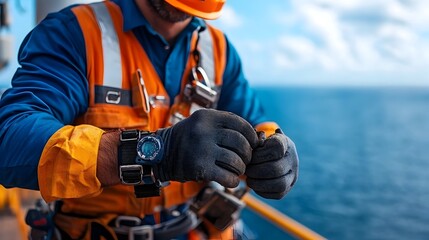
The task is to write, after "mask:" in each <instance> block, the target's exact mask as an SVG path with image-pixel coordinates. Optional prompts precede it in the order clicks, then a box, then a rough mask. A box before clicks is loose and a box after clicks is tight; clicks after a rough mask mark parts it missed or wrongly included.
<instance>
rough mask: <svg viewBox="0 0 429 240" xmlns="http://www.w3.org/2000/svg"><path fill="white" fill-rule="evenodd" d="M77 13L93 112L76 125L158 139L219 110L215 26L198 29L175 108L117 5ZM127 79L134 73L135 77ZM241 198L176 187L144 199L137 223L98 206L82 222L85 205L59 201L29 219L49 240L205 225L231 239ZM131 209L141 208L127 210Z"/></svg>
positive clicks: (154, 234) (219, 39)
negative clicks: (141, 132) (193, 117)
mask: <svg viewBox="0 0 429 240" xmlns="http://www.w3.org/2000/svg"><path fill="white" fill-rule="evenodd" d="M72 11H73V12H74V13H75V15H76V16H77V19H78V21H79V23H80V26H81V28H82V31H83V32H84V37H85V44H86V46H87V59H88V64H87V72H88V79H89V90H90V98H89V99H90V102H89V108H88V111H87V112H86V113H85V114H84V116H82V117H80V118H79V119H77V120H76V124H83V123H85V124H92V125H95V126H98V127H101V128H122V127H126V128H142V129H145V130H149V131H154V130H156V129H158V128H160V127H166V126H169V125H173V124H175V123H177V122H178V121H180V120H182V119H184V118H186V117H187V116H189V115H190V114H192V112H194V111H196V110H197V109H199V108H216V106H217V101H218V99H219V95H220V90H221V85H222V74H223V70H224V67H225V61H226V60H225V54H224V52H223V51H225V39H224V36H223V34H221V33H220V32H218V31H217V30H214V29H213V28H211V27H210V26H208V27H207V28H201V27H199V28H198V29H197V30H196V31H195V32H194V38H193V41H192V45H193V47H191V56H190V58H189V60H188V63H187V68H186V71H185V73H184V76H183V81H182V88H181V93H180V94H179V95H178V96H177V97H176V98H175V99H174V104H173V105H172V106H171V107H170V99H169V97H168V94H167V93H166V91H165V89H164V88H163V86H162V83H161V81H160V80H159V77H158V76H157V74H156V71H155V70H154V68H153V66H152V65H151V64H150V60H149V58H148V57H147V55H146V54H145V52H144V50H143V49H139V48H138V47H137V46H139V47H140V48H141V46H140V43H139V42H138V40H137V39H136V38H135V36H134V35H133V34H132V33H123V32H121V31H122V30H121V27H122V26H121V23H122V22H121V21H118V19H122V16H120V11H119V9H118V7H117V6H116V5H115V4H113V3H111V2H108V1H106V2H99V3H93V4H89V5H81V6H78V7H75V8H73V9H72ZM94 21H95V22H94ZM94 25H97V26H98V28H99V35H98V36H96V37H88V36H87V35H85V34H88V33H90V32H91V31H92V32H93V31H94V30H93V26H94ZM94 34H95V35H97V34H98V32H97V31H96V32H95V33H94ZM98 40H101V48H100V49H101V53H100V52H98V49H93V48H92V47H94V48H95V47H96V46H97V43H99V42H100V41H98ZM129 43H131V44H129ZM216 44H217V45H216ZM130 45H131V46H130ZM214 46H217V47H214ZM132 47H135V49H132ZM134 53H135V54H134ZM97 54H98V55H97ZM135 55H139V57H138V58H140V57H142V58H144V59H145V60H144V61H142V60H140V59H138V58H136V57H135ZM97 56H101V57H102V58H101V59H103V61H104V62H103V63H102V64H101V65H100V64H98V62H99V60H100V59H97ZM124 56H125V57H124ZM129 58H131V60H130V59H129ZM94 59H97V61H94ZM133 59H134V60H133ZM124 61H128V62H127V63H124ZM124 66H126V67H124ZM129 69H131V70H129ZM130 71H131V72H133V71H134V74H131V76H130V74H129V73H130ZM211 185H213V184H211ZM241 189H243V188H241ZM109 193H111V194H116V198H115V200H114V199H113V198H112V197H106V198H103V196H102V195H103V194H109ZM131 193H132V191H130V189H129V187H128V188H127V187H126V186H118V187H115V188H112V189H105V190H104V191H103V194H102V195H100V196H99V198H97V197H95V198H94V199H92V201H100V203H102V202H103V201H107V202H108V201H113V202H112V203H114V201H117V202H118V204H124V202H128V201H129V199H130V198H133V197H131V196H132V194H131ZM197 193H198V194H197ZM243 193H244V192H243V191H242V190H240V191H239V194H235V196H234V194H230V192H225V189H224V188H222V187H219V186H216V187H213V186H207V185H204V184H201V183H195V182H187V183H175V182H173V183H172V184H171V186H168V187H165V188H164V189H163V193H162V197H161V198H148V199H143V200H142V201H145V203H139V204H140V205H143V206H144V207H145V208H144V211H143V213H144V217H137V216H141V213H133V214H130V215H120V214H102V213H103V209H102V208H100V209H99V210H98V209H97V206H96V204H92V205H94V206H93V209H97V211H96V212H98V213H97V214H95V215H94V214H91V215H89V216H88V215H85V212H86V210H87V209H89V208H87V207H85V204H86V203H88V202H86V201H88V200H80V199H76V200H63V201H58V202H57V203H56V207H55V208H54V209H52V208H51V209H50V210H47V209H46V208H44V209H43V214H41V215H40V214H36V213H35V211H33V212H32V215H31V214H29V215H27V223H28V224H29V225H30V226H32V227H33V228H35V229H42V230H47V232H49V235H50V236H56V238H59V237H62V238H79V239H88V238H91V239H92V238H94V237H96V236H94V234H95V235H98V236H103V237H104V238H106V239H116V238H117V239H171V238H174V237H177V236H180V235H183V234H188V233H189V232H190V231H191V230H192V229H194V228H196V227H197V225H200V227H201V226H202V225H201V224H200V223H202V222H206V223H207V222H208V223H210V224H211V225H209V226H208V227H204V228H206V229H205V231H206V232H208V234H210V235H211V237H212V238H213V237H214V238H228V239H231V238H232V229H231V228H230V226H231V224H232V223H234V222H235V220H236V219H237V218H238V216H239V212H240V210H241V209H242V207H243V204H242V203H241V202H240V201H239V200H238V198H237V197H241V196H242V194H243ZM105 196H108V195H105ZM190 199H191V200H192V201H190ZM133 201H134V200H133ZM133 204H138V202H136V203H134V202H133V203H130V205H133ZM113 205H114V204H113ZM113 205H112V206H113ZM35 210H37V209H35ZM105 210H106V211H107V212H108V211H109V209H105ZM154 210H155V213H154V212H153V211H154ZM53 212H55V214H52V213H53ZM29 213H30V212H29ZM34 216H36V217H34ZM43 218H46V223H47V224H51V225H52V222H55V225H56V226H57V227H59V229H62V230H52V231H51V230H49V229H52V228H48V227H51V226H48V227H47V226H45V225H44V226H41V225H40V223H42V222H44V221H40V219H43ZM52 218H53V219H52ZM37 224H39V225H37ZM64 230H67V231H64ZM58 232H60V234H58ZM191 233H192V231H191ZM216 234H217V235H216Z"/></svg>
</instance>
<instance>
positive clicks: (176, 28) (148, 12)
mask: <svg viewBox="0 0 429 240" xmlns="http://www.w3.org/2000/svg"><path fill="white" fill-rule="evenodd" d="M136 3H137V6H138V7H139V9H140V11H141V12H142V14H143V15H144V16H145V18H146V19H147V21H148V22H149V23H150V25H151V26H152V27H153V29H155V31H157V32H158V33H159V34H161V36H163V37H164V38H165V40H167V42H168V43H170V44H172V43H174V41H175V40H176V37H177V36H178V35H179V34H180V33H181V32H182V31H183V29H185V28H186V26H187V25H188V24H189V22H190V21H191V18H188V19H186V20H184V21H180V22H175V23H172V22H169V21H166V20H165V19H163V18H161V17H160V16H159V15H158V13H156V12H155V11H153V10H152V7H151V6H150V5H149V3H148V1H145V0H136Z"/></svg>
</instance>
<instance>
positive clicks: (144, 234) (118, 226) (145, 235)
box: [113, 216, 154, 240]
mask: <svg viewBox="0 0 429 240" xmlns="http://www.w3.org/2000/svg"><path fill="white" fill-rule="evenodd" d="M141 223H142V221H141V219H140V218H138V217H133V216H118V217H117V218H116V220H115V227H114V228H113V229H114V231H115V233H116V234H121V235H124V236H128V240H134V239H136V238H137V239H145V240H153V239H154V233H153V231H154V230H153V227H152V226H150V225H141Z"/></svg>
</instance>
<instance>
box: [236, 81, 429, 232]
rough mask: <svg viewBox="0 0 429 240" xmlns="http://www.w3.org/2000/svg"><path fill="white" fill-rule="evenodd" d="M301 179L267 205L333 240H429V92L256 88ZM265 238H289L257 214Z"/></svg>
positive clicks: (251, 219) (253, 223) (256, 226)
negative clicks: (292, 151) (290, 147)
mask: <svg viewBox="0 0 429 240" xmlns="http://www.w3.org/2000/svg"><path fill="white" fill-rule="evenodd" d="M256 91H257V94H258V96H259V97H260V99H261V101H262V103H263V105H264V106H265V108H266V114H267V115H268V116H269V117H270V118H271V119H272V120H274V121H276V122H278V123H279V124H280V126H281V127H282V128H283V130H284V132H285V133H286V134H288V135H289V136H290V137H291V138H292V139H293V140H294V141H295V143H296V146H297V149H298V152H299V157H300V173H299V179H298V182H297V183H296V185H295V187H294V188H293V189H292V191H291V192H290V193H289V194H288V195H287V196H286V197H285V198H284V199H282V200H280V201H276V200H264V201H266V202H267V203H269V204H270V205H272V206H273V207H275V208H276V209H278V210H280V211H282V212H284V213H286V214H287V215H288V216H290V217H292V218H294V219H295V220H297V221H299V222H301V223H302V224H304V225H306V226H307V227H309V228H311V229H313V230H314V231H316V232H318V233H319V234H321V235H322V236H324V237H326V238H328V239H339V240H346V239H359V240H370V239H377V240H378V239H392V240H395V239H398V240H399V239H413V240H414V239H429V88H409V87H407V88H399V87H396V88H387V87H379V88H278V87H275V88H256ZM243 215H244V218H245V219H246V223H247V224H248V225H249V226H250V228H251V229H253V230H254V231H255V232H257V234H258V236H259V239H291V238H290V236H288V235H287V234H285V233H284V232H283V231H281V230H278V228H276V227H274V226H272V225H270V224H268V223H267V222H265V221H264V220H262V219H261V218H260V217H259V216H257V215H255V214H254V213H253V212H252V211H249V210H245V211H244V213H243Z"/></svg>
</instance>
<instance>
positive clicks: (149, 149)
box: [137, 136, 161, 163]
mask: <svg viewBox="0 0 429 240" xmlns="http://www.w3.org/2000/svg"><path fill="white" fill-rule="evenodd" d="M160 152H161V141H160V139H158V138H157V137H155V136H145V137H143V138H142V139H140V140H139V142H138V143H137V154H138V155H139V157H140V159H138V160H137V161H139V160H140V161H142V162H140V163H157V162H158V161H159V160H160Z"/></svg>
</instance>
